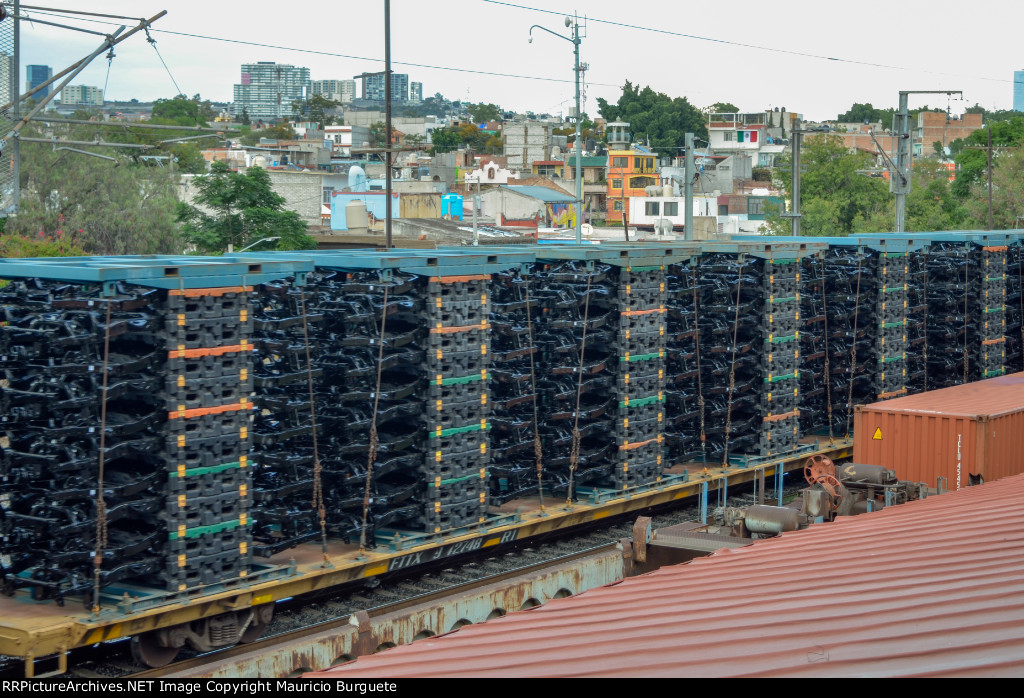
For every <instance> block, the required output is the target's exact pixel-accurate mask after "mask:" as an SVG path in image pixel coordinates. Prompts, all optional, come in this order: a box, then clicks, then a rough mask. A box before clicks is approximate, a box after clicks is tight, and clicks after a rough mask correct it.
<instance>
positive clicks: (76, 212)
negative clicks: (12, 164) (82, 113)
mask: <svg viewBox="0 0 1024 698" xmlns="http://www.w3.org/2000/svg"><path fill="white" fill-rule="evenodd" d="M109 132H110V129H101V128H100V127H99V126H93V125H70V124H52V125H51V129H50V131H49V132H47V133H45V134H44V133H43V132H42V131H40V130H38V128H37V126H36V125H35V124H32V125H30V126H29V127H27V128H26V131H25V135H32V136H37V137H38V136H42V135H49V136H56V137H58V138H61V139H68V140H81V141H94V140H98V138H100V137H102V136H104V135H106V136H107V138H108V139H109ZM160 133H162V134H167V133H173V132H168V131H161V132H160ZM132 137H134V138H136V139H138V138H141V137H142V136H140V135H139V134H133V133H127V132H126V133H125V134H119V135H118V139H119V140H120V139H122V138H125V139H130V138H132ZM162 137H164V138H166V135H164V136H162ZM89 151H90V152H94V153H96V154H99V155H104V156H107V157H113V158H117V163H116V164H115V163H113V162H110V161H106V160H100V159H98V158H93V157H90V156H88V155H83V154H81V153H76V152H72V151H69V150H54V148H53V146H51V145H49V144H41V143H28V142H25V143H22V145H21V158H22V164H21V199H20V205H19V211H18V215H17V216H13V217H11V218H9V219H7V227H6V230H7V232H8V233H9V234H12V235H16V236H18V235H21V236H28V237H30V238H38V237H39V235H40V233H42V235H43V237H45V238H58V237H60V238H61V239H66V238H67V237H68V236H69V235H70V236H72V237H73V238H74V242H75V245H77V246H78V247H79V248H81V249H83V250H85V251H86V252H88V253H90V254H180V253H181V251H182V249H183V245H184V243H183V240H182V238H181V236H180V234H179V231H178V227H177V225H176V224H175V221H174V207H175V203H176V201H177V198H176V196H175V185H176V182H177V172H176V171H174V170H172V168H170V167H157V166H151V165H147V164H144V163H141V162H138V163H137V162H134V161H133V159H132V155H133V153H132V152H125V151H124V150H123V149H121V150H118V149H114V148H90V149H89Z"/></svg>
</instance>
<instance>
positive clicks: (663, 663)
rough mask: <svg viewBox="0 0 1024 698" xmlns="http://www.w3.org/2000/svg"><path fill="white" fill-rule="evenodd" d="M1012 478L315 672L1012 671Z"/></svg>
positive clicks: (1023, 628)
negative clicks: (327, 670) (325, 670)
mask: <svg viewBox="0 0 1024 698" xmlns="http://www.w3.org/2000/svg"><path fill="white" fill-rule="evenodd" d="M1022 501H1024V476H1016V477H1012V478H1007V479H1005V480H1000V481H997V482H992V483H988V484H985V485H981V486H978V487H970V488H967V489H964V490H961V491H959V492H953V493H949V494H945V495H942V496H937V497H929V498H928V499H926V500H922V501H918V502H911V503H909V504H904V505H902V506H899V507H892V508H889V509H885V510H883V511H880V512H875V513H871V514H863V515H861V516H856V517H846V518H842V519H840V520H839V521H836V522H835V523H827V524H819V525H816V526H812V527H811V528H809V529H807V530H804V531H797V532H794V533H787V534H784V535H783V536H781V537H779V538H774V539H769V540H764V541H758V542H756V543H755V544H753V545H751V546H749V547H746V548H736V549H732V550H728V549H727V550H721V551H719V552H717V553H715V554H714V555H712V556H710V557H706V558H699V559H697V560H694V561H692V562H690V563H687V564H684V565H677V566H673V567H667V568H662V569H660V570H658V571H656V572H652V573H651V574H647V575H644V576H641V577H633V578H630V579H627V580H625V581H623V582H622V583H620V584H617V585H614V586H609V587H603V588H600V589H593V590H591V591H588V592H586V593H584V594H581V595H579V596H576V597H572V598H567V599H556V600H552V601H549V602H548V603H547V604H546V605H544V606H540V607H537V608H535V609H532V610H529V611H524V612H519V613H513V614H510V615H508V616H506V617H504V618H500V619H496V620H492V621H488V622H487V623H484V624H481V625H471V626H466V627H463V628H461V629H459V630H458V631H456V632H454V633H451V634H448V635H445V636H438V637H435V638H428V639H425V640H419V641H417V642H415V643H413V644H411V645H405V646H401V647H397V648H394V649H390V650H387V651H386V652H383V653H380V654H375V655H371V656H367V657H363V658H360V659H359V660H357V661H355V662H352V663H349V664H345V665H342V666H339V667H336V668H334V669H332V670H330V671H329V672H323V673H320V674H315V676H325V677H333V678H343V677H350V676H374V677H388V678H401V677H412V676H417V677H419V676H434V677H505V676H508V677H518V676H530V677H548V676H550V677H556V676H592V677H599V676H609V677H654V676H679V677H692V676H823V677H826V676H827V677H840V676H920V675H924V676H995V675H1002V676H1011V675H1017V676H1019V675H1021V673H1022V672H1024V506H1022V504H1021V502H1022Z"/></svg>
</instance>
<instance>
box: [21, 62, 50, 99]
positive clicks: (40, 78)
mask: <svg viewBox="0 0 1024 698" xmlns="http://www.w3.org/2000/svg"><path fill="white" fill-rule="evenodd" d="M52 77H53V68H51V67H50V66H48V65H27V66H25V91H26V92H28V91H29V90H32V89H34V88H35V87H36V86H37V85H42V84H43V83H44V82H46V81H47V80H49V79H50V78H52ZM52 89H53V85H47V86H46V87H44V88H43V89H41V90H39V92H36V93H35V94H34V95H32V96H33V98H35V99H36V100H40V99H42V98H43V97H46V96H47V95H49V94H50V91H51V90H52Z"/></svg>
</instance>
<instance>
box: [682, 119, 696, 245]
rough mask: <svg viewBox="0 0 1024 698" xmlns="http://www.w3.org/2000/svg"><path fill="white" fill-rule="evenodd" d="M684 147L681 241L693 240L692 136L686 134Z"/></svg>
mask: <svg viewBox="0 0 1024 698" xmlns="http://www.w3.org/2000/svg"><path fill="white" fill-rule="evenodd" d="M683 145H685V146H686V157H685V158H684V159H683V163H684V164H683V176H684V177H685V178H686V182H685V183H684V185H683V191H684V192H685V197H686V198H685V200H684V205H685V206H686V212H685V213H684V214H683V239H684V240H694V239H696V238H695V237H694V234H693V233H694V231H693V170H694V167H693V134H692V133H687V134H686V136H685V137H684V140H683Z"/></svg>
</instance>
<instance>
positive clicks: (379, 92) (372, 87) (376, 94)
mask: <svg viewBox="0 0 1024 698" xmlns="http://www.w3.org/2000/svg"><path fill="white" fill-rule="evenodd" d="M356 77H358V78H360V79H361V80H362V81H363V99H371V100H374V101H377V102H383V101H384V73H383V72H381V73H363V74H362V75H357V76H356ZM391 101H392V102H399V103H401V102H408V101H409V76H408V75H406V74H405V73H391Z"/></svg>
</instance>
